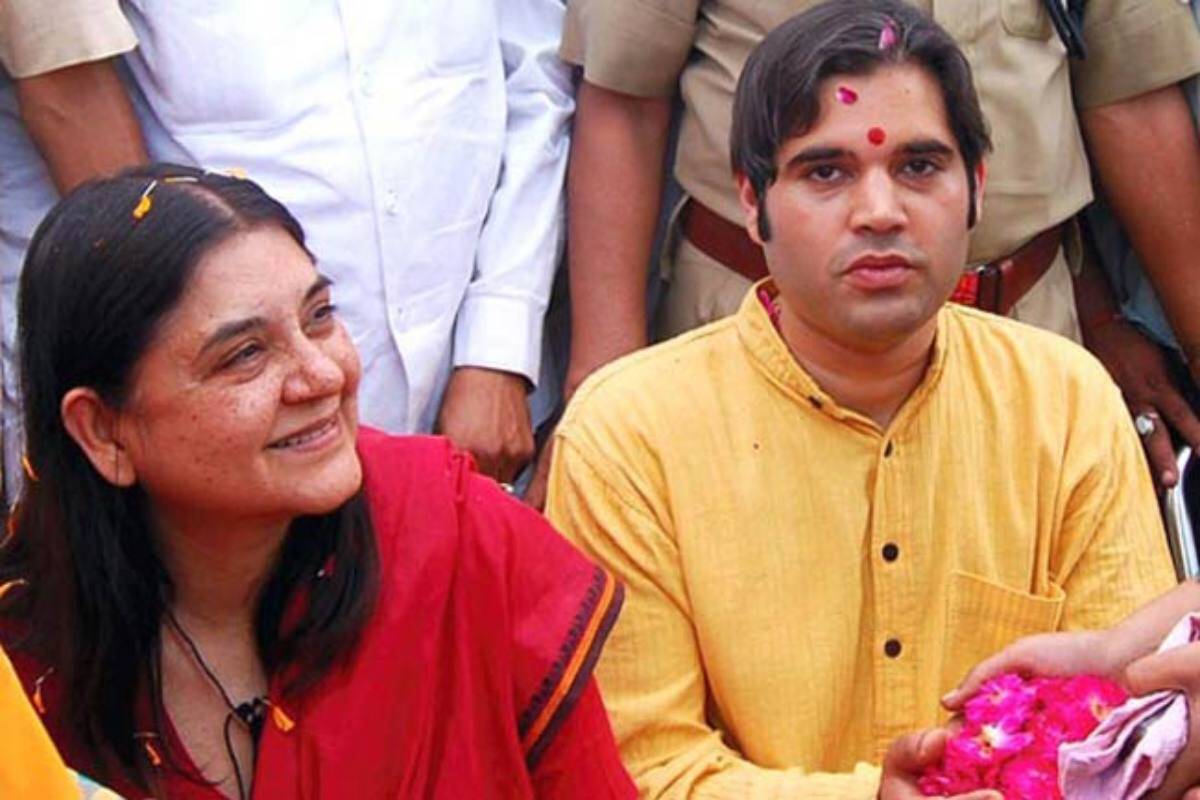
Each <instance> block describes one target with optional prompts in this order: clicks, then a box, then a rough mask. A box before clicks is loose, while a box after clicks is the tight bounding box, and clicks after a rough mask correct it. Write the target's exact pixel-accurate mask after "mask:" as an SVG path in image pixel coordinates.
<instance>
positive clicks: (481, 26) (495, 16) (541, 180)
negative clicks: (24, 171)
mask: <svg viewBox="0 0 1200 800" xmlns="http://www.w3.org/2000/svg"><path fill="white" fill-rule="evenodd" d="M41 1H42V0H15V1H14V2H13V3H11V5H12V6H13V8H14V9H15V11H14V12H13V16H14V18H17V19H22V18H25V19H29V18H32V17H33V16H34V13H35V11H34V9H35V8H36V7H37V6H38V5H39V4H40V3H41ZM77 2H84V0H77ZM93 4H94V3H93ZM109 5H110V6H114V7H115V5H116V4H115V2H111V0H110V3H109ZM121 8H122V9H123V10H124V11H125V14H126V16H127V18H128V25H127V28H128V30H129V33H130V37H131V38H132V37H134V36H136V41H137V43H138V47H137V49H136V50H135V51H134V52H132V53H130V54H129V55H128V56H126V57H125V65H126V66H127V67H128V70H129V73H130V74H131V76H132V81H131V85H132V88H133V95H134V100H135V106H136V110H137V112H138V118H139V120H140V122H141V127H142V131H143V134H144V136H145V139H146V143H147V148H148V150H149V154H150V156H151V157H152V158H154V159H158V160H169V161H178V162H183V163H195V164H199V165H201V166H204V167H208V168H212V169H226V168H237V169H241V170H244V171H245V172H246V173H247V174H249V175H251V176H252V177H253V178H254V179H255V180H257V181H258V182H259V183H261V184H262V185H263V186H264V187H265V188H267V189H268V190H269V191H270V192H272V193H273V194H274V195H275V196H277V197H279V198H280V199H281V200H282V201H284V202H285V203H287V204H288V206H289V207H290V208H292V209H293V210H294V211H295V212H296V214H297V216H298V217H299V219H300V220H301V222H302V223H303V224H304V226H305V229H306V232H307V234H308V243H309V246H310V248H311V249H312V251H313V252H314V253H315V254H316V255H317V257H318V258H319V259H320V261H321V264H322V270H323V271H324V272H325V273H326V274H328V275H330V276H331V277H332V278H333V279H334V281H335V283H336V288H335V296H336V299H337V301H338V303H339V307H340V310H341V313H342V316H343V319H344V320H345V321H346V323H347V326H348V327H349V329H350V331H351V334H352V335H353V337H354V340H355V344H356V345H357V347H358V349H359V352H360V353H361V355H362V358H363V365H364V379H363V388H362V392H361V398H362V410H363V419H364V421H365V422H367V423H369V424H371V425H375V426H378V427H381V428H385V429H387V430H390V431H393V432H401V431H429V430H431V429H434V428H436V429H438V430H440V431H441V432H443V433H445V434H447V435H448V436H450V438H452V439H453V440H454V441H455V442H456V443H457V444H458V445H459V446H461V447H463V448H465V449H467V450H470V451H471V452H473V453H474V454H475V456H476V458H477V459H478V461H479V463H480V466H481V468H482V469H483V470H484V471H486V472H488V473H489V474H491V475H493V476H494V477H496V478H497V479H498V480H501V481H511V480H512V479H513V476H514V475H515V474H516V473H517V471H518V470H519V469H520V468H521V467H522V466H523V465H524V463H525V462H526V461H528V460H529V458H530V456H531V455H532V452H533V435H532V420H531V417H530V412H529V409H528V405H527V394H528V392H529V390H530V389H531V388H532V387H533V386H535V385H536V384H537V383H538V379H539V376H540V373H541V344H542V318H543V314H544V312H545V307H546V303H547V300H548V297H549V292H550V285H551V280H552V276H553V273H554V269H555V267H556V264H557V259H558V254H559V252H560V242H561V239H562V235H561V227H562V182H563V176H564V173H565V170H566V160H567V150H568V139H569V136H568V133H569V122H570V116H571V113H572V110H573V103H574V100H573V87H572V86H571V81H570V74H569V71H568V69H567V68H566V66H565V65H564V64H562V63H561V62H560V61H559V60H558V59H557V58H556V57H555V55H554V50H555V48H556V47H557V44H558V38H559V31H560V29H561V25H562V14H563V4H562V2H561V0H505V1H504V2H497V1H496V0H453V2H450V3H446V2H416V3H359V4H350V5H345V4H341V5H339V4H338V3H336V2H332V0H321V2H311V3H299V4H298V3H292V2H282V1H280V2H265V3H264V2H238V0H223V1H222V2H215V3H213V2H203V3H194V2H182V3H157V4H142V3H126V4H122V5H121ZM6 35H7V36H10V37H12V38H13V39H14V40H18V41H19V40H20V38H21V37H22V36H40V37H42V38H43V39H46V40H49V41H52V42H53V41H55V40H56V39H57V37H58V34H57V31H55V30H53V29H50V30H47V29H45V28H38V27H37V26H35V25H32V24H30V25H28V26H26V27H25V28H23V29H22V30H16V29H13V30H10V31H8V32H6ZM64 35H65V34H64ZM297 54H303V56H302V57H297ZM518 230H519V232H520V235H515V233H514V232H515V231H518Z"/></svg>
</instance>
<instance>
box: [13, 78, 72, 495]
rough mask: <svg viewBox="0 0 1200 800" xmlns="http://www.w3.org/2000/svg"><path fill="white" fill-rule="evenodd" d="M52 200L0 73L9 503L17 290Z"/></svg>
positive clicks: (18, 439)
mask: <svg viewBox="0 0 1200 800" xmlns="http://www.w3.org/2000/svg"><path fill="white" fill-rule="evenodd" d="M57 199H58V193H57V191H55V189H54V184H53V183H51V181H50V175H49V173H47V171H46V166H45V164H44V163H43V162H42V159H41V156H40V155H39V154H38V151H37V149H36V148H35V147H34V146H33V143H32V142H31V141H30V140H29V137H28V136H27V135H26V134H25V128H24V126H23V125H22V124H21V119H20V117H19V115H18V110H17V98H16V93H15V91H14V90H13V85H12V83H11V81H10V80H9V78H8V76H7V74H6V73H5V72H4V71H3V70H0V359H2V361H0V364H2V365H3V369H2V371H0V393H2V394H0V435H2V436H3V442H4V448H3V449H4V489H5V493H6V494H7V500H8V501H9V502H12V501H14V500H16V497H17V491H18V490H19V488H20V484H21V454H22V452H24V438H23V437H22V435H21V406H20V401H19V397H20V374H19V370H18V364H17V360H16V343H17V285H18V283H19V281H20V278H21V264H22V263H23V262H24V260H25V249H26V247H28V245H29V239H30V237H31V236H33V230H34V228H35V227H37V224H38V222H40V221H41V219H42V217H44V216H45V215H46V212H47V211H49V210H50V207H51V206H53V205H54V202H55V201H56V200H57Z"/></svg>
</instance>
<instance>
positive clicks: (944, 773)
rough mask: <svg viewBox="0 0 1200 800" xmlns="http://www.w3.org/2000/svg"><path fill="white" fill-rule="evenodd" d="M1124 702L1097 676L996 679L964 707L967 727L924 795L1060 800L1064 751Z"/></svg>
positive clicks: (925, 779)
mask: <svg viewBox="0 0 1200 800" xmlns="http://www.w3.org/2000/svg"><path fill="white" fill-rule="evenodd" d="M1126 698H1127V695H1126V693H1125V691H1124V690H1123V689H1122V688H1121V687H1120V686H1118V685H1117V684H1115V683H1113V682H1112V681H1109V680H1106V679H1104V678H1099V677H1096V676H1093V675H1081V676H1076V677H1071V678H1033V679H1029V680H1026V679H1024V678H1021V677H1020V676H1018V675H1016V674H1013V673H1007V674H1004V675H1000V676H998V677H996V678H993V679H991V680H989V681H987V682H986V683H984V684H983V685H982V686H981V687H980V689H979V691H978V692H977V693H976V694H975V695H974V697H972V698H971V699H970V700H969V701H967V703H966V705H965V707H964V708H963V720H962V727H961V728H960V729H959V730H958V731H957V733H955V735H954V736H953V737H951V739H950V741H949V742H948V743H947V744H946V751H945V754H944V756H943V758H942V763H941V764H939V765H937V766H935V767H933V768H930V769H928V770H926V772H925V774H924V775H923V776H922V778H921V781H920V788H921V791H922V792H924V793H925V794H926V795H955V794H962V793H965V792H970V791H974V790H977V789H997V790H999V791H1000V792H1002V793H1003V794H1004V796H1005V797H1006V798H1009V800H1020V798H1030V797H1038V798H1062V793H1061V791H1060V790H1059V786H1058V748H1059V745H1061V744H1063V743H1064V742H1075V741H1080V740H1082V739H1084V738H1086V737H1087V736H1088V734H1090V733H1091V732H1092V730H1093V729H1094V728H1095V727H1096V726H1097V725H1099V724H1100V722H1101V721H1102V720H1103V719H1104V718H1105V717H1107V716H1108V714H1109V713H1110V712H1111V711H1112V709H1114V708H1116V707H1117V706H1119V705H1120V704H1121V703H1123V702H1124V701H1125V700H1126Z"/></svg>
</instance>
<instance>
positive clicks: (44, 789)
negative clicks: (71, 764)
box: [0, 650, 116, 800]
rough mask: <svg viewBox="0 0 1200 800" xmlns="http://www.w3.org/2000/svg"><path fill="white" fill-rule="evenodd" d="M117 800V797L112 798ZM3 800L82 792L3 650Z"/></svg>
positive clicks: (68, 798)
mask: <svg viewBox="0 0 1200 800" xmlns="http://www.w3.org/2000/svg"><path fill="white" fill-rule="evenodd" d="M109 796H110V797H112V798H114V800H116V795H109ZM0 797H2V798H14V800H15V799H16V798H30V800H32V799H33V798H37V800H79V798H81V797H84V794H83V791H82V789H81V788H80V785H79V783H78V782H77V781H76V779H75V777H74V775H73V774H72V773H71V772H69V771H68V770H67V767H66V765H65V764H63V760H62V758H60V757H59V755H58V751H57V750H55V749H54V745H53V744H52V743H51V741H50V736H49V734H47V733H46V730H45V728H43V727H42V723H41V721H40V720H38V718H37V715H36V714H35V713H34V710H33V707H32V706H31V705H29V700H28V699H27V698H26V697H25V692H24V691H23V690H22V689H21V681H20V680H18V678H17V673H16V672H15V671H13V667H12V664H11V663H10V662H9V660H8V656H6V655H4V651H3V650H0Z"/></svg>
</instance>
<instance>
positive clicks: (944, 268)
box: [547, 0, 1173, 799]
mask: <svg viewBox="0 0 1200 800" xmlns="http://www.w3.org/2000/svg"><path fill="white" fill-rule="evenodd" d="M988 147H989V141H988V137H987V133H986V125H985V123H984V121H983V116H982V112H981V111H980V108H979V104H978V99H977V97H976V95H975V91H974V89H973V87H972V84H971V76H970V69H969V67H968V66H967V64H966V61H965V59H964V57H963V55H962V53H961V52H960V51H959V50H958V49H957V47H956V45H955V44H954V42H953V40H952V39H951V38H950V37H949V36H948V34H947V33H946V32H945V31H944V30H943V29H941V28H940V27H938V26H937V25H936V24H935V23H933V22H932V21H930V20H929V19H928V18H927V17H926V16H925V15H924V14H923V13H921V12H920V11H918V10H917V9H915V8H913V7H911V6H909V5H906V4H904V3H902V2H900V1H899V0H874V1H873V0H837V1H836V2H831V3H828V4H824V5H821V6H818V7H814V8H813V9H810V10H809V11H807V12H805V13H803V14H802V15H801V16H799V17H797V18H795V19H793V20H790V21H788V22H786V23H784V24H783V25H781V26H780V27H779V28H777V29H776V30H775V31H773V32H772V33H771V34H770V35H769V36H768V37H767V38H766V39H765V40H764V42H763V43H762V45H761V46H760V47H759V49H758V50H756V51H755V53H754V54H753V55H752V56H751V58H750V60H749V62H748V63H747V66H746V69H745V72H744V73H743V75H742V78H741V81H740V83H739V87H738V93H737V98H736V100H735V104H734V123H733V134H732V141H731V150H732V155H733V163H734V165H735V170H736V173H737V176H738V178H737V180H738V193H739V198H740V202H741V207H742V209H743V212H744V219H745V226H746V231H747V233H748V235H749V236H751V237H753V239H754V240H755V241H756V242H759V243H761V244H762V246H763V249H764V253H765V257H766V262H767V265H768V268H769V270H770V275H771V279H770V280H768V281H764V282H762V283H759V284H756V286H755V287H754V289H753V290H752V291H750V292H749V293H748V294H747V295H746V297H745V299H744V301H743V303H742V306H741V307H740V309H739V310H738V312H737V314H736V315H735V316H733V317H731V318H728V319H725V320H722V321H720V322H717V323H714V324H711V325H709V326H707V327H704V328H701V329H699V330H697V331H695V332H693V333H691V334H689V335H685V336H682V337H679V338H677V339H675V340H673V341H671V342H668V343H666V344H663V345H660V346H658V347H655V348H652V349H650V350H646V351H643V352H641V353H639V354H636V355H633V356H630V357H628V358H627V359H625V360H622V361H620V362H618V363H616V364H614V365H613V366H611V367H609V368H607V369H605V370H603V371H601V372H600V373H597V374H596V375H595V376H594V377H593V378H592V379H590V380H589V381H588V382H587V383H586V384H585V385H584V386H583V387H582V388H581V389H580V390H579V392H578V393H577V394H576V395H575V398H574V400H573V403H572V405H571V407H570V408H569V410H568V412H567V414H566V416H565V418H564V420H563V422H562V423H561V424H560V426H559V428H558V432H557V438H556V452H555V460H554V464H553V466H552V468H551V476H550V489H549V499H548V506H547V508H548V514H549V516H550V518H551V520H552V521H554V522H555V523H556V524H557V526H558V527H559V528H560V529H561V530H562V531H563V532H564V533H565V534H566V535H567V536H568V537H569V538H570V539H572V540H573V541H574V542H576V543H578V544H579V545H580V546H581V547H582V548H584V549H585V550H586V551H588V552H589V553H591V554H592V555H593V556H594V557H595V558H597V559H598V560H600V561H602V562H603V563H605V564H606V565H607V566H608V567H609V568H610V569H612V570H613V571H614V572H616V573H617V574H618V576H619V577H620V578H621V580H622V581H623V582H624V583H625V584H626V587H627V593H626V598H627V599H626V606H625V611H624V613H623V615H622V619H621V621H620V622H619V623H618V624H617V626H616V629H615V630H614V633H613V636H612V639H611V640H610V644H609V648H608V650H607V651H606V653H605V655H604V657H603V658H602V659H601V663H600V665H599V668H598V675H599V678H600V683H601V687H602V689H603V691H604V695H605V700H606V703H607V705H608V707H609V710H610V713H611V715H612V718H613V723H614V726H615V729H616V732H617V735H618V739H619V741H620V744H621V747H622V755H623V758H624V760H625V762H626V764H627V766H628V767H629V768H630V770H631V772H632V773H633V775H634V778H635V780H636V781H637V782H638V783H639V786H640V788H641V790H642V792H643V796H648V797H686V796H696V797H706V798H730V799H732V798H747V797H818V796H819V797H839V798H842V797H845V798H857V797H864V798H865V797H874V796H875V792H876V791H877V789H878V788H879V784H880V774H879V770H878V768H877V767H874V766H871V765H872V764H878V763H879V760H880V758H881V756H882V755H883V753H884V751H885V750H886V748H887V746H888V744H889V742H890V741H891V740H893V739H894V738H895V737H897V736H898V735H900V734H902V733H904V732H905V731H907V730H910V729H913V728H920V727H927V726H930V725H934V724H936V723H937V722H938V720H939V706H938V698H939V697H940V696H941V694H942V693H943V692H944V691H945V690H947V689H949V688H950V687H951V686H953V685H954V683H955V682H957V681H958V680H959V678H960V677H961V676H962V675H963V674H965V672H966V670H967V669H968V668H969V667H970V666H971V665H972V664H974V663H975V662H976V661H978V660H979V659H980V658H982V657H984V656H986V655H988V654H989V653H990V652H992V651H993V650H994V649H995V648H996V647H997V646H998V645H999V644H1000V643H1004V642H1008V641H1011V640H1013V639H1014V638H1016V637H1018V636H1020V635H1023V634H1025V633H1031V632H1036V631H1044V630H1055V629H1058V628H1075V627H1089V626H1096V625H1099V624H1108V623H1109V622H1111V621H1113V620H1115V619H1117V618H1119V617H1121V616H1122V615H1124V614H1125V613H1128V612H1129V611H1130V610H1132V609H1133V608H1134V607H1135V606H1136V605H1137V604H1138V603H1140V602H1142V601H1143V600H1145V599H1147V598H1148V597H1150V596H1152V595H1153V594H1155V593H1157V592H1159V591H1162V590H1163V589H1165V588H1167V587H1168V586H1170V585H1171V584H1172V583H1173V573H1172V569H1171V564H1170V559H1169V557H1168V555H1167V552H1166V547H1165V541H1164V536H1163V532H1162V527H1161V524H1160V522H1159V519H1158V511H1157V507H1156V504H1155V501H1154V496H1153V493H1152V490H1151V487H1150V483H1149V480H1148V478H1147V476H1146V474H1145V470H1144V462H1143V460H1142V456H1141V451H1140V449H1139V445H1138V441H1137V437H1136V435H1135V434H1134V432H1133V430H1132V428H1131V426H1130V424H1129V420H1128V417H1127V416H1126V415H1125V413H1124V409H1123V408H1122V405H1121V399H1120V395H1119V393H1118V391H1117V390H1116V388H1115V387H1114V386H1113V385H1112V383H1111V381H1110V380H1109V379H1108V377H1107V375H1106V374H1105V373H1104V370H1103V368H1102V367H1101V366H1100V365H1099V364H1098V363H1096V362H1095V361H1094V360H1093V359H1092V358H1091V357H1089V356H1088V355H1087V354H1086V353H1085V352H1084V351H1083V350H1081V349H1080V348H1078V347H1077V346H1076V345H1074V344H1073V343H1071V342H1069V341H1067V340H1066V339H1065V338H1063V337H1060V336H1055V335H1053V334H1049V333H1046V332H1044V331H1039V330H1036V329H1034V328H1031V327H1028V326H1025V325H1021V324H1019V323H1015V322H1012V321H1009V320H1005V319H1002V318H1000V317H995V316H992V315H987V314H982V313H980V312H978V311H976V310H973V309H968V308H965V307H962V306H957V305H954V304H949V305H947V304H946V300H947V298H948V297H949V295H950V293H951V291H952V290H953V288H954V287H955V285H956V283H957V281H958V278H959V275H960V273H961V270H962V264H963V262H964V260H965V258H966V256H967V247H968V243H967V239H968V228H969V226H971V225H973V224H982V217H981V216H980V213H981V202H980V198H981V196H982V192H983V190H984V185H985V182H986V178H987V170H986V168H985V165H984V162H983V156H984V154H985V152H986V151H987V150H988ZM894 763H897V762H894ZM899 763H910V765H911V761H910V762H899ZM892 777H893V778H894V777H895V776H892ZM893 783H895V781H893V780H889V781H888V784H887V786H888V787H889V788H888V791H889V792H890V791H891V788H892V784H893ZM898 796H901V795H898Z"/></svg>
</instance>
